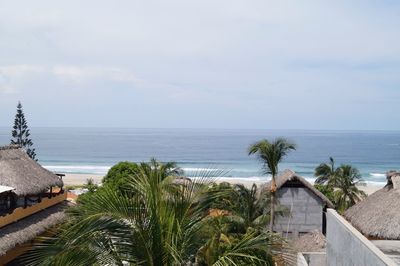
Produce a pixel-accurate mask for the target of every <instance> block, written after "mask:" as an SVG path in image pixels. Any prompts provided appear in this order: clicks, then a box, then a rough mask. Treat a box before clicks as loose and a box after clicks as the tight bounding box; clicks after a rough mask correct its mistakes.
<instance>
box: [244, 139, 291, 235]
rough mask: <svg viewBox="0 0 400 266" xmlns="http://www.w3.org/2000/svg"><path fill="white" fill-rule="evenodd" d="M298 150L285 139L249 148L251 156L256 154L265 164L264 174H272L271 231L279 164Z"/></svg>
mask: <svg viewBox="0 0 400 266" xmlns="http://www.w3.org/2000/svg"><path fill="white" fill-rule="evenodd" d="M292 150H296V145H295V144H294V143H291V142H289V141H288V140H286V139H284V138H277V139H275V140H273V141H272V142H270V141H268V140H266V139H263V140H261V141H259V142H256V143H254V144H253V145H251V146H250V147H249V155H251V154H256V155H257V156H258V158H259V159H260V160H261V161H262V163H263V168H264V173H265V174H270V175H271V176H272V179H271V209H270V211H271V220H270V225H269V227H270V230H271V231H272V230H273V226H274V218H275V217H274V214H275V193H276V181H275V178H276V176H277V174H278V170H279V169H278V166H279V163H280V162H281V161H282V160H283V158H285V157H286V155H287V154H288V153H289V152H290V151H292Z"/></svg>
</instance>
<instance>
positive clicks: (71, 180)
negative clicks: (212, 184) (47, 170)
mask: <svg viewBox="0 0 400 266" xmlns="http://www.w3.org/2000/svg"><path fill="white" fill-rule="evenodd" d="M103 177H104V175H99V174H65V177H63V181H64V185H65V186H81V185H84V184H86V182H87V180H88V179H90V178H91V179H93V181H94V183H95V184H100V183H101V181H102V179H103ZM216 182H217V183H221V182H228V183H231V184H243V185H244V186H246V187H251V186H252V185H253V184H256V185H257V186H260V185H262V184H264V183H266V182H265V181H260V180H254V179H251V178H249V180H246V178H234V177H220V178H218V179H217V180H216ZM383 187H384V184H382V185H378V184H376V185H375V184H368V183H367V184H366V185H363V186H358V188H359V189H360V190H362V191H364V192H365V193H366V194H367V195H371V194H372V193H374V192H375V191H377V190H379V189H381V188H383Z"/></svg>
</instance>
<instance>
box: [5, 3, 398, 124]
mask: <svg viewBox="0 0 400 266" xmlns="http://www.w3.org/2000/svg"><path fill="white" fill-rule="evenodd" d="M399 25H400V2H399V1H385V0H381V1H378V0H375V1H373V0H364V1H339V0H338V1H319V0H318V1H311V0H310V1H307V0H304V1H298V0H294V1H285V0H279V1H267V0H260V1H258V0H251V1H249V0H243V1H236V0H201V1H192V0H163V1H153V0H146V1H135V0H129V1H128V0H126V1H124V0H118V1H101V0H95V1H92V0H85V1H81V0H68V1H64V0H63V1H50V0H48V1H41V0H36V1H28V0H26V1H19V0H14V1H2V0H1V5H0V35H1V37H0V126H3V127H4V126H11V124H12V121H13V116H14V114H15V108H16V105H17V102H18V101H21V102H22V104H23V106H24V110H25V113H26V116H27V119H28V123H29V125H30V126H32V127H42V126H43V127H136V128H235V129H236V128H238V129H241V128H243V129H252V128H265V129H324V130H325V129H326V130H329V129H335V130H353V129H355V130H400V111H399V108H398V107H399V106H400V75H399V72H400V27H399Z"/></svg>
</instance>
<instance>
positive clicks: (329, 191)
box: [314, 184, 335, 203]
mask: <svg viewBox="0 0 400 266" xmlns="http://www.w3.org/2000/svg"><path fill="white" fill-rule="evenodd" d="M314 187H315V188H316V189H318V190H319V191H320V192H321V193H322V194H324V195H325V196H326V197H327V198H328V199H329V200H330V201H331V202H332V203H334V202H335V195H334V190H333V187H331V186H328V185H321V184H314Z"/></svg>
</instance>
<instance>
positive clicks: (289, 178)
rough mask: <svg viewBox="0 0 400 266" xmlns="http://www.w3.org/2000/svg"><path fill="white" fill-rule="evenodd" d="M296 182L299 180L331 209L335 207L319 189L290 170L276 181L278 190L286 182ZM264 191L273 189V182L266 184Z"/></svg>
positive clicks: (284, 172)
mask: <svg viewBox="0 0 400 266" xmlns="http://www.w3.org/2000/svg"><path fill="white" fill-rule="evenodd" d="M294 180H297V181H299V182H300V183H302V184H303V185H304V186H305V187H306V188H308V189H309V190H310V191H311V192H313V193H314V194H315V195H316V196H317V197H318V198H320V199H321V200H322V201H323V202H324V203H325V204H326V205H327V206H328V207H329V208H334V207H335V206H334V205H333V203H332V202H331V201H330V200H329V199H328V198H327V197H326V196H325V195H324V194H322V193H321V192H320V191H319V190H318V189H316V188H315V187H314V186H313V185H312V184H310V183H309V182H308V181H307V180H306V179H305V178H304V177H301V176H299V175H297V174H296V173H295V172H293V171H292V170H289V169H287V170H285V171H283V172H282V174H281V175H279V176H278V177H276V179H275V182H276V188H277V189H279V188H280V187H282V186H283V185H284V184H285V183H286V182H288V181H294ZM263 189H267V190H270V189H271V181H269V182H268V183H267V184H265V185H264V187H263Z"/></svg>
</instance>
